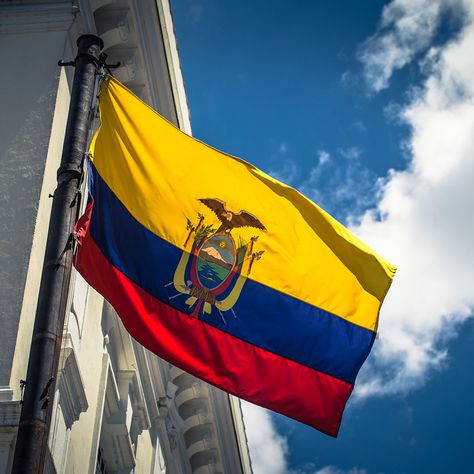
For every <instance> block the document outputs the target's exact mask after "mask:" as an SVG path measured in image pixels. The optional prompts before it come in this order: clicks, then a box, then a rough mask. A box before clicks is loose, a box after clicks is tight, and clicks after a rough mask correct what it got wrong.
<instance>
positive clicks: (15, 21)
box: [0, 2, 79, 34]
mask: <svg viewBox="0 0 474 474" xmlns="http://www.w3.org/2000/svg"><path fill="white" fill-rule="evenodd" d="M78 12H79V8H78V7H77V6H76V5H73V4H72V2H51V3H23V2H21V3H16V2H11V3H8V4H5V3H2V5H1V6H0V34H17V33H31V32H41V31H64V30H67V29H68V28H69V27H70V26H71V24H72V22H73V21H74V18H75V16H76V14H77V13H78Z"/></svg>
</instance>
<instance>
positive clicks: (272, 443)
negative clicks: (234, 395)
mask: <svg viewBox="0 0 474 474" xmlns="http://www.w3.org/2000/svg"><path fill="white" fill-rule="evenodd" d="M241 403H242V411H243V414H244V422H245V430H246V433H247V438H248V445H249V451H250V458H251V459H252V469H253V472H254V474H284V473H286V472H287V471H288V466H287V453H288V446H287V440H286V438H285V437H283V436H281V435H280V434H278V432H277V430H276V428H275V426H274V424H273V421H272V418H271V415H270V412H269V411H267V410H265V409H263V408H260V407H258V406H256V405H253V404H251V403H249V402H246V401H244V400H242V401H241Z"/></svg>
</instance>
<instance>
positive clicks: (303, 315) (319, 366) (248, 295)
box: [90, 165, 375, 384]
mask: <svg viewBox="0 0 474 474" xmlns="http://www.w3.org/2000/svg"><path fill="white" fill-rule="evenodd" d="M90 178H91V179H90V186H91V188H90V192H91V195H92V197H93V199H94V207H93V212H92V219H91V227H90V231H91V235H92V237H93V239H94V240H95V242H96V243H97V245H98V246H99V247H100V249H101V250H102V252H103V254H104V255H105V256H106V258H107V259H108V260H109V261H110V262H111V263H112V264H113V265H114V266H115V267H116V268H118V269H119V270H120V271H121V272H123V273H124V274H125V275H126V276H127V277H128V278H130V279H131V280H133V281H134V282H135V283H137V284H138V285H139V286H141V287H142V288H143V289H144V290H145V291H147V292H148V293H150V294H151V295H153V296H154V297H155V298H158V299H160V300H161V301H163V302H164V303H166V304H168V305H170V306H173V307H175V308H176V309H178V310H179V311H181V312H183V313H188V314H189V313H190V309H189V307H188V305H186V304H185V301H186V299H187V298H188V295H181V294H179V293H178V292H177V291H176V289H175V288H174V286H173V284H172V281H173V275H174V272H175V270H176V267H177V265H178V262H179V259H180V258H181V255H182V252H183V251H182V250H181V249H178V248H176V247H175V246H174V245H172V244H170V243H169V242H167V241H166V240H164V239H162V238H160V237H158V236H157V235H155V234H153V233H152V232H150V231H149V230H148V229H146V228H145V227H143V226H142V225H141V224H140V223H139V222H138V221H137V220H136V219H135V218H134V217H133V216H132V215H131V214H130V213H129V212H128V210H127V209H126V208H125V207H124V205H123V204H122V203H121V202H120V201H119V200H118V198H117V197H116V196H115V195H114V194H113V192H112V191H111V190H110V188H109V187H108V186H107V184H106V183H105V182H104V181H103V180H102V178H101V177H100V176H99V175H98V173H97V171H96V170H95V168H94V167H93V166H92V165H91V166H90ZM170 283H171V284H170ZM315 291H317V289H315ZM176 294H178V295H179V296H177V297H174V296H175V295H176ZM233 310H234V312H235V317H234V315H233V314H232V312H231V311H228V312H226V313H224V314H223V315H222V316H221V315H220V314H219V312H218V311H217V310H216V308H215V307H213V308H212V312H211V314H210V315H207V314H206V315H201V316H200V319H201V320H202V321H204V322H206V323H208V324H210V325H212V326H214V327H217V328H219V329H220V330H222V331H224V332H226V333H229V334H231V335H233V336H235V337H238V338H239V339H242V340H244V341H246V342H249V343H250V344H254V345H256V346H258V347H261V348H263V349H266V350H269V351H271V352H274V353H275V354H278V355H280V356H283V357H285V358H287V359H291V360H293V361H295V362H298V363H300V364H303V365H306V366H308V367H311V368H313V369H316V370H318V371H321V372H324V373H326V374H328V375H331V376H333V377H337V378H339V379H341V380H344V381H346V382H349V383H351V384H353V383H354V380H355V378H356V375H357V373H358V371H359V369H360V367H361V365H362V364H363V362H364V361H365V359H366V357H367V355H368V354H369V352H370V349H371V347H372V344H373V342H374V339H375V333H374V332H373V331H370V330H368V329H365V328H362V327H360V326H357V325H355V324H352V323H350V322H348V321H346V320H344V319H342V318H339V317H337V316H335V315H333V314H331V313H328V312H326V311H324V310H321V309H319V308H317V307H315V306H312V305H310V304H308V303H305V302H303V301H300V300H298V299H296V298H293V297H291V296H289V295H287V294H285V293H281V292H279V291H276V290H274V289H272V288H269V287H267V286H265V285H262V284H260V283H257V282H255V281H253V280H250V279H248V280H247V281H246V283H245V285H244V287H243V290H242V292H241V294H240V297H239V299H238V301H237V303H236V304H235V305H234V307H233ZM236 363H237V362H236ZM285 383H286V382H285Z"/></svg>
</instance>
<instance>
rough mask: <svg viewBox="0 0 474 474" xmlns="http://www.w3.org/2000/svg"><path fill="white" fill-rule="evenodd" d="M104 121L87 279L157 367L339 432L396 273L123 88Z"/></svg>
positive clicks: (105, 92) (107, 103)
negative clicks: (162, 364)
mask: <svg viewBox="0 0 474 474" xmlns="http://www.w3.org/2000/svg"><path fill="white" fill-rule="evenodd" d="M100 115H101V126H100V129H99V131H98V132H97V134H96V136H95V138H94V140H93V143H92V145H91V157H92V158H91V163H90V166H89V202H88V206H87V210H86V213H85V215H84V216H83V217H82V218H81V219H80V221H79V222H78V224H77V226H76V235H77V241H78V250H77V253H76V260H75V264H76V267H77V269H78V270H79V272H80V273H81V274H82V275H83V277H84V278H85V279H86V280H87V281H88V282H89V284H90V285H91V286H93V287H94V288H95V289H96V290H97V291H98V292H99V293H101V294H102V295H103V296H104V297H105V298H106V299H107V300H108V301H109V302H110V303H111V304H112V305H113V307H114V308H115V310H116V311H117V313H118V314H119V315H120V317H121V318H122V321H123V323H124V325H125V327H126V328H127V330H128V331H129V332H130V334H131V335H132V336H133V337H134V338H135V339H136V340H137V341H139V342H140V343H141V344H143V345H144V346H145V347H147V348H148V349H150V350H151V351H153V352H154V353H156V354H157V355H158V356H160V357H162V358H163V359H165V360H167V361H169V362H170V363H172V364H175V365H176V366H178V367H181V368H182V369H184V370H186V371H188V372H190V373H192V374H194V375H196V376H197V377H200V378H202V379H204V380H206V381H207V382H209V383H211V384H213V385H216V386H217V387H220V388H222V389H223V390H226V391H227V392H229V393H232V394H234V395H237V396H238V397H241V398H244V399H246V400H249V401H250V402H253V403H255V404H258V405H261V406H264V407H266V408H270V409H272V410H274V411H276V412H279V413H283V414H284V415H287V416H289V417H291V418H294V419H296V420H299V421H301V422H303V423H306V424H308V425H311V426H313V427H315V428H317V429H318V430H320V431H323V432H324V433H327V434H329V435H332V436H336V435H337V432H338V429H339V425H340V422H341V416H342V412H343V410H344V406H345V403H346V401H347V399H348V397H349V396H350V394H351V392H352V389H353V386H354V381H355V378H356V375H357V373H358V371H359V369H360V367H361V365H362V363H363V362H364V360H365V359H366V357H367V355H368V354H369V351H370V349H371V347H372V344H373V342H374V339H375V334H376V330H377V320H378V314H379V310H380V306H381V304H382V301H383V299H384V297H385V294H386V292H387V290H388V288H389V286H390V283H391V281H392V278H393V275H394V272H395V267H394V266H393V265H391V264H390V263H388V262H387V261H385V260H384V259H383V258H382V257H380V256H379V255H377V254H376V253H375V252H373V251H372V250H371V249H370V248H368V247H367V246H366V245H364V244H363V243H362V242H361V241H360V240H359V239H358V238H357V237H355V236H354V235H353V234H351V233H350V232H349V231H348V230H347V229H346V228H344V227H343V226H342V225H341V224H339V223H338V222H337V221H336V220H334V219H333V218H332V217H331V216H329V215H328V214H327V213H326V212H324V211H323V210H322V209H320V208H319V207H318V206H317V205H315V204H313V203H312V202H311V201H309V200H308V199H307V198H305V197H304V196H302V195H301V194H300V193H299V192H298V191H296V190H294V189H292V188H291V187H289V186H286V185H285V184H283V183H280V182H279V181H277V180H275V179H273V178H271V177H270V176H268V175H267V174H265V173H263V172H262V171H260V170H258V169H256V168H254V167H253V166H252V165H250V164H249V163H247V162H245V161H243V160H240V159H238V158H234V157H232V156H229V155H226V154H225V153H222V152H220V151H218V150H216V149H214V148H211V147H210V146H208V145H206V144H204V143H202V142H199V141H198V140H195V139H193V138H191V137H189V136H188V135H186V134H184V133H183V132H182V131H180V130H179V129H177V128H176V127H174V126H173V125H171V124H170V123H169V122H167V121H166V120H165V119H163V118H162V117H161V116H160V115H158V114H157V113H156V112H154V111H153V110H152V109H151V108H150V107H148V106H147V105H145V104H144V103H143V102H141V101H140V100H139V99H138V98H137V97H135V96H134V95H133V94H132V93H131V92H129V91H128V90H127V89H126V88H125V87H124V86H123V85H121V84H120V83H118V82H117V81H116V80H114V79H112V78H110V79H108V80H107V81H105V83H104V84H103V86H102V91H101V98H100Z"/></svg>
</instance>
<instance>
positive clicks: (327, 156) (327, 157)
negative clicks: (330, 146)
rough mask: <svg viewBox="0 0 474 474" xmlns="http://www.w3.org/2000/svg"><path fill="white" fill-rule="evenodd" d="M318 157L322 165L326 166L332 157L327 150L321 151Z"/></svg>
mask: <svg viewBox="0 0 474 474" xmlns="http://www.w3.org/2000/svg"><path fill="white" fill-rule="evenodd" d="M318 157H319V164H320V165H324V164H325V163H327V162H328V161H329V160H330V159H331V155H330V154H329V153H328V152H327V151H326V150H319V152H318Z"/></svg>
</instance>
